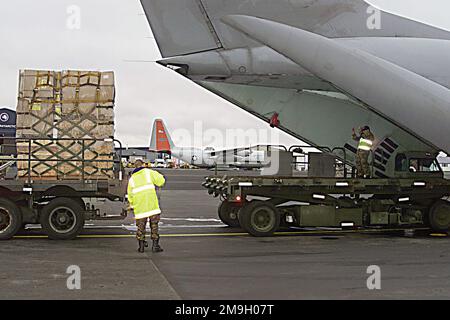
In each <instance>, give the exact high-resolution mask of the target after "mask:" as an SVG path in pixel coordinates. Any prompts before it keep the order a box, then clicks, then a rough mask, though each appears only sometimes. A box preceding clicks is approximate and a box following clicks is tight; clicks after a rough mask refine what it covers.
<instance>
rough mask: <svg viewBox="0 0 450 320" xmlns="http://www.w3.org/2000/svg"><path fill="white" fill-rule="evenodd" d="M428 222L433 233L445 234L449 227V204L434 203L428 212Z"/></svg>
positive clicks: (440, 201) (443, 202)
mask: <svg viewBox="0 0 450 320" xmlns="http://www.w3.org/2000/svg"><path fill="white" fill-rule="evenodd" d="M428 221H429V224H430V227H431V229H432V230H433V231H437V232H447V231H448V230H449V227H450V202H448V201H444V200H438V201H436V202H435V203H434V204H433V206H432V207H431V208H430V211H429V212H428Z"/></svg>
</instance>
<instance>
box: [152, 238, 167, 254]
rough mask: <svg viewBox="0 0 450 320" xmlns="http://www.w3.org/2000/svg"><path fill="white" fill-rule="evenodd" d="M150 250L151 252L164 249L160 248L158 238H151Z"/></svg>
mask: <svg viewBox="0 0 450 320" xmlns="http://www.w3.org/2000/svg"><path fill="white" fill-rule="evenodd" d="M152 251H153V252H163V251H164V250H163V248H161V246H160V245H159V239H158V240H153V246H152Z"/></svg>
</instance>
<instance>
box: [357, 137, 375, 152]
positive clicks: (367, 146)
mask: <svg viewBox="0 0 450 320" xmlns="http://www.w3.org/2000/svg"><path fill="white" fill-rule="evenodd" d="M372 146H373V142H372V141H371V140H369V139H364V138H361V139H359V145H358V149H359V150H365V151H370V150H372Z"/></svg>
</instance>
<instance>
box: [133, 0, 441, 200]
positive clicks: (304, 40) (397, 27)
mask: <svg viewBox="0 0 450 320" xmlns="http://www.w3.org/2000/svg"><path fill="white" fill-rule="evenodd" d="M141 3H142V5H143V8H144V11H145V13H146V16H147V18H148V21H149V22H150V25H151V28H152V31H153V33H154V35H155V38H156V41H157V43H158V46H159V49H160V51H161V54H162V57H163V59H161V60H160V61H158V63H160V64H161V65H164V66H167V67H169V68H171V69H173V70H175V71H176V72H178V73H180V74H181V75H183V76H185V77H187V78H189V79H191V80H192V81H194V82H196V83H197V84H199V85H200V86H202V87H204V88H206V89H208V90H209V91H211V92H213V93H215V94H217V95H219V96H221V97H222V98H224V99H226V100H228V101H230V102H232V103H234V104H235V105H237V106H238V107H240V108H242V109H244V110H246V111H248V112H250V113H252V114H254V115H255V116H257V117H259V118H261V119H263V120H265V121H268V120H269V119H270V118H271V117H272V116H273V115H275V114H276V115H277V117H278V120H279V126H278V127H279V128H280V129H281V130H283V131H285V132H287V133H289V134H291V135H292V136H295V137H297V138H299V139H301V140H303V141H305V142H307V143H309V144H311V145H313V146H316V147H321V146H327V147H329V148H330V149H333V148H340V147H344V149H345V152H344V151H338V152H337V155H338V157H340V158H345V159H346V160H347V161H348V163H350V164H353V163H354V161H355V159H354V158H355V152H356V148H355V146H354V145H355V144H354V142H353V141H352V138H351V134H350V131H351V128H355V127H358V126H360V125H361V124H365V125H368V126H369V127H370V128H372V130H373V131H374V133H375V135H376V137H377V141H375V144H374V148H373V168H374V170H373V177H374V178H380V179H388V178H395V177H410V176H411V174H410V173H408V172H407V171H408V167H409V165H408V163H406V164H405V161H409V160H410V159H411V161H414V162H415V163H417V162H419V167H420V168H419V172H418V173H417V175H418V176H420V174H421V173H423V172H420V171H426V172H430V171H434V170H436V171H440V168H439V165H438V164H437V163H436V162H435V161H434V159H435V157H436V156H437V154H438V153H439V152H440V151H444V152H446V153H449V152H450V139H447V138H446V137H449V136H450V126H449V124H450V90H449V88H450V75H449V73H448V70H450V59H449V57H450V41H449V40H450V32H448V31H445V30H441V29H438V28H435V27H432V26H429V25H426V24H423V23H419V22H416V21H413V20H410V19H407V18H403V17H399V16H396V15H393V14H390V13H386V12H383V11H378V10H376V9H375V8H373V7H371V6H370V5H369V4H368V3H367V2H365V1H363V0H298V1H292V0H278V1H272V0H251V1H250V0H249V1H241V0H227V1H224V0H141ZM344 153H345V155H344ZM417 158H420V159H417ZM422 158H423V159H422ZM405 171H406V172H405ZM431 173H432V175H433V174H434V173H433V172H431ZM436 173H437V172H436ZM278 202H279V201H278Z"/></svg>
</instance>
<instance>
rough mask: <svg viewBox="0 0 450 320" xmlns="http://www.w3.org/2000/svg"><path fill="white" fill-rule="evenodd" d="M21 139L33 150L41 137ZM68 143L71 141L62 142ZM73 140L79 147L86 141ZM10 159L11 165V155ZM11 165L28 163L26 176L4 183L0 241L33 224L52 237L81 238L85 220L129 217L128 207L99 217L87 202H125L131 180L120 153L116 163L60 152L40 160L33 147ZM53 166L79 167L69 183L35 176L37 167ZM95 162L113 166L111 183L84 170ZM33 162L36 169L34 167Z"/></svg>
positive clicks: (1, 186) (106, 177) (1, 183)
mask: <svg viewBox="0 0 450 320" xmlns="http://www.w3.org/2000/svg"><path fill="white" fill-rule="evenodd" d="M18 140H20V141H22V142H23V141H24V140H27V142H28V145H29V146H30V148H31V146H32V145H33V144H34V143H36V142H38V141H39V140H40V139H31V138H30V139H25V138H20V139H19V138H18ZM45 140H49V139H45ZM68 140H70V139H64V141H68ZM71 140H73V141H77V142H78V143H80V144H81V145H84V143H85V141H83V139H71ZM89 140H90V141H91V140H92V139H89ZM108 142H111V143H117V144H119V145H120V146H121V143H120V141H118V140H113V139H109V140H108ZM119 150H122V148H120V149H119ZM7 160H8V162H9V163H11V158H10V157H8V158H7ZM13 161H14V162H21V161H23V162H27V163H28V165H27V168H28V169H27V170H28V172H27V174H26V175H24V176H23V177H19V176H17V177H16V178H15V179H12V180H6V179H3V180H0V240H4V239H10V238H12V237H13V236H14V235H15V234H16V233H17V232H18V231H19V230H20V229H21V228H23V226H24V225H25V224H29V223H40V224H41V225H42V228H43V230H44V232H45V233H46V234H47V235H48V236H49V238H51V239H59V240H68V239H73V238H75V237H77V235H78V234H79V233H80V232H81V231H82V229H83V226H84V222H85V220H105V219H114V220H115V219H124V218H125V217H126V211H125V210H124V209H123V210H122V211H121V212H119V213H117V214H116V215H113V216H108V217H104V216H101V215H100V213H99V211H98V210H96V209H95V207H92V206H88V205H87V204H86V203H85V201H84V200H83V199H86V198H90V199H109V200H112V201H120V202H123V201H124V199H125V195H126V187H127V180H126V178H125V179H124V175H123V173H124V168H123V167H122V163H121V155H118V157H116V159H113V156H112V155H111V160H98V159H95V158H94V159H86V157H85V154H84V152H81V153H76V154H71V155H70V156H69V157H67V158H59V157H57V155H56V154H55V155H54V156H53V157H52V158H48V157H44V158H39V156H38V155H36V154H33V153H32V152H31V149H30V151H29V152H28V157H27V159H23V158H20V159H19V158H16V159H14V160H13ZM49 162H55V163H66V164H72V165H73V166H74V167H77V168H78V170H79V175H78V176H77V177H76V176H71V177H70V179H64V178H60V179H51V180H45V178H40V177H39V176H33V172H32V170H33V168H34V166H35V165H38V164H39V163H49ZM92 162H95V163H103V164H104V165H105V166H106V167H109V168H110V170H109V171H111V172H113V175H114V177H113V178H112V179H111V177H110V176H109V175H104V176H103V178H102V177H101V176H100V175H98V174H96V175H95V176H90V175H89V174H86V172H85V168H88V167H91V166H92ZM32 163H34V165H31V164H32ZM22 167H23V166H22ZM34 174H35V173H34Z"/></svg>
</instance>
